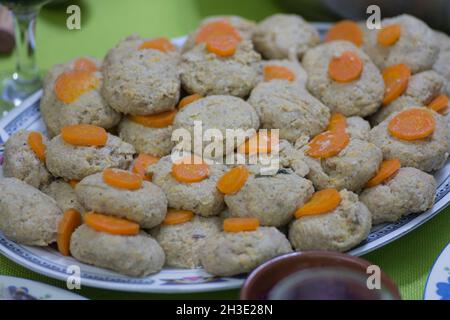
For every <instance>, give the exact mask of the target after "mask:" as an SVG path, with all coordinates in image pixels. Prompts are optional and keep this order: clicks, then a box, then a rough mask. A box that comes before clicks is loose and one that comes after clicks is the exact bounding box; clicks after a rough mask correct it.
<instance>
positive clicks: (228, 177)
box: [217, 166, 250, 194]
mask: <svg viewBox="0 0 450 320" xmlns="http://www.w3.org/2000/svg"><path fill="white" fill-rule="evenodd" d="M249 175H250V173H249V171H248V169H247V167H245V166H238V167H234V168H233V169H231V170H230V171H228V172H226V173H225V174H224V175H222V176H221V177H220V179H219V181H217V189H218V190H219V191H220V192H222V193H223V194H233V193H236V192H238V191H239V190H241V188H242V187H243V186H244V185H245V183H246V182H247V179H248V177H249Z"/></svg>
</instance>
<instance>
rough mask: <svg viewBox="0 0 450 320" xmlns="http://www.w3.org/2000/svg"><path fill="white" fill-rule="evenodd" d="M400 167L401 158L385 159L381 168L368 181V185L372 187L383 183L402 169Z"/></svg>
mask: <svg viewBox="0 0 450 320" xmlns="http://www.w3.org/2000/svg"><path fill="white" fill-rule="evenodd" d="M400 167H401V164H400V160H398V159H390V160H384V161H383V162H382V163H381V166H380V169H379V170H378V172H377V174H376V175H375V176H374V177H373V178H372V179H370V180H369V181H368V182H367V184H366V187H367V188H372V187H375V186H377V185H379V184H381V183H383V182H384V181H386V180H388V179H389V178H390V177H392V176H393V175H394V174H396V173H397V172H398V170H400Z"/></svg>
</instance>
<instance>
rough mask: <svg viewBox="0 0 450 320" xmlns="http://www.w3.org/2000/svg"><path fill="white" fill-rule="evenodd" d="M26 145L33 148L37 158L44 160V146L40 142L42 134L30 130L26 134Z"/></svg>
mask: <svg viewBox="0 0 450 320" xmlns="http://www.w3.org/2000/svg"><path fill="white" fill-rule="evenodd" d="M27 141H28V146H29V147H30V148H31V150H33V152H34V154H35V155H36V157H38V159H39V160H41V161H43V162H44V161H45V149H46V146H45V144H44V143H43V142H42V134H41V133H40V132H37V131H32V132H30V134H29V135H28V139H27Z"/></svg>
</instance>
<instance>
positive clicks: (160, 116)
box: [129, 110, 177, 128]
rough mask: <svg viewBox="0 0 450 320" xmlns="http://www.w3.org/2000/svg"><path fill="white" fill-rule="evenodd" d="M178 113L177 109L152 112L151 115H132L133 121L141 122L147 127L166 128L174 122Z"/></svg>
mask: <svg viewBox="0 0 450 320" xmlns="http://www.w3.org/2000/svg"><path fill="white" fill-rule="evenodd" d="M176 115H177V111H176V110H172V111H166V112H161V113H157V114H152V115H149V116H133V115H130V116H129V118H130V120H131V121H133V122H136V123H139V124H141V125H143V126H145V127H149V128H165V127H168V126H170V125H172V124H173V121H174V120H175V116H176Z"/></svg>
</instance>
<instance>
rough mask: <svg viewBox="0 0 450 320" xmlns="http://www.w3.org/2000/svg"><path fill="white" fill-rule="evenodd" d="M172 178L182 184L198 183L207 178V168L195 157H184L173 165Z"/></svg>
mask: <svg viewBox="0 0 450 320" xmlns="http://www.w3.org/2000/svg"><path fill="white" fill-rule="evenodd" d="M172 176H173V177H174V178H175V180H177V181H179V182H183V183H194V182H200V181H202V180H204V179H206V178H208V176H209V166H208V165H207V164H206V163H204V162H203V161H202V160H201V159H200V158H198V157H196V156H193V157H186V158H184V159H182V160H181V161H180V162H178V163H175V164H173V166H172Z"/></svg>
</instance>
